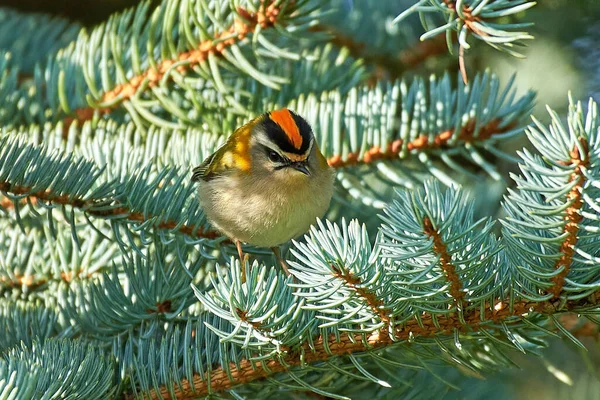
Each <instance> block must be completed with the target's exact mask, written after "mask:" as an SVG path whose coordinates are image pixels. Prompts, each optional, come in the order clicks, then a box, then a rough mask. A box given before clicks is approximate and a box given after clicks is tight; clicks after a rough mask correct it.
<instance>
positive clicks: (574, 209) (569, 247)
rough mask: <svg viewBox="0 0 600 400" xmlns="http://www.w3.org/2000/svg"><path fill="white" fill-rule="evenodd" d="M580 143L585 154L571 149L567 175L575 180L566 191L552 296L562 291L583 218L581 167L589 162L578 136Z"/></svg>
mask: <svg viewBox="0 0 600 400" xmlns="http://www.w3.org/2000/svg"><path fill="white" fill-rule="evenodd" d="M580 144H581V147H582V148H583V150H584V152H585V155H584V157H582V155H581V154H580V153H579V147H577V146H575V147H574V148H573V150H572V151H571V154H570V155H571V162H570V164H571V165H574V166H575V169H574V170H573V173H572V174H571V176H570V177H569V182H570V183H573V182H575V185H574V186H573V188H572V189H571V190H570V191H569V193H567V200H568V201H569V202H570V203H571V205H570V206H569V207H568V208H567V209H566V210H565V216H564V218H563V220H564V221H565V226H564V227H563V233H568V235H567V237H566V238H565V240H563V242H562V243H561V245H560V248H559V250H558V251H559V252H560V253H561V254H562V255H561V257H560V258H559V259H558V260H557V261H556V263H555V264H554V269H559V268H563V270H562V271H561V272H559V273H558V275H556V276H555V277H553V278H552V282H554V286H553V287H552V288H551V289H550V293H552V295H553V296H554V298H555V299H556V298H558V297H559V296H560V293H561V292H562V289H563V286H564V284H565V278H566V277H567V275H568V274H569V271H570V269H571V264H572V263H573V254H575V245H576V244H577V234H578V233H579V223H580V222H581V220H582V219H583V217H582V216H581V214H580V213H579V210H580V209H581V207H583V198H582V197H583V196H582V194H581V193H582V187H583V184H584V183H585V175H584V171H583V169H584V168H585V167H586V166H587V165H588V163H589V161H588V160H589V154H588V153H589V150H588V143H587V141H586V140H585V139H584V138H580Z"/></svg>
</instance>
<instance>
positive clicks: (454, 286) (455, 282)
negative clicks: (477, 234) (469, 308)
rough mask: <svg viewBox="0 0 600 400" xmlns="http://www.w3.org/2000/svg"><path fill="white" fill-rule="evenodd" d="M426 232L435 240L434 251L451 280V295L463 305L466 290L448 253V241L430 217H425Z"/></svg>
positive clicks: (457, 302)
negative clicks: (464, 290) (445, 241)
mask: <svg viewBox="0 0 600 400" xmlns="http://www.w3.org/2000/svg"><path fill="white" fill-rule="evenodd" d="M423 227H424V232H425V234H426V235H427V236H429V237H430V238H431V239H432V240H433V251H435V253H436V254H437V255H438V256H439V257H440V264H441V268H442V270H443V271H444V274H445V275H446V278H447V279H448V281H449V282H450V295H451V296H452V297H453V298H454V302H455V303H456V304H457V306H459V307H460V306H461V305H462V301H463V299H464V297H465V292H463V290H462V282H461V281H460V278H459V277H458V274H457V273H456V267H455V266H454V264H452V257H450V254H448V249H447V247H446V243H444V241H443V240H442V237H441V235H440V233H439V232H438V231H437V229H435V228H434V227H433V223H432V222H431V219H429V217H425V218H423Z"/></svg>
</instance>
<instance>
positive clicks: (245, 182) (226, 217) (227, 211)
mask: <svg viewBox="0 0 600 400" xmlns="http://www.w3.org/2000/svg"><path fill="white" fill-rule="evenodd" d="M332 194H333V174H332V172H331V171H324V172H323V173H322V174H320V175H319V176H312V177H311V178H308V177H305V176H301V177H297V179H295V180H294V181H293V183H289V182H288V183H287V184H286V185H282V184H280V183H277V182H276V181H275V180H274V179H264V178H263V179H260V180H258V179H252V177H250V176H248V175H245V176H242V175H241V176H239V177H234V176H229V177H228V178H227V179H222V178H216V179H213V180H211V181H209V182H202V183H201V185H200V188H199V196H200V202H201V203H202V206H203V208H204V211H205V212H206V215H207V217H208V219H209V221H210V222H211V223H212V224H213V225H214V226H215V227H216V228H217V229H218V230H220V231H221V232H223V233H224V234H225V235H226V236H228V237H229V238H231V239H234V240H235V239H237V240H240V241H242V242H245V243H249V244H252V245H255V246H259V247H275V246H279V245H280V244H282V243H285V242H287V241H289V240H290V239H293V238H296V237H298V236H300V235H302V234H303V233H305V232H306V231H307V230H308V229H309V227H310V225H312V224H313V223H315V221H316V219H317V218H320V217H322V216H323V215H324V214H325V212H326V211H327V208H328V207H329V202H330V201H331V196H332Z"/></svg>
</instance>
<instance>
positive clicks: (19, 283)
mask: <svg viewBox="0 0 600 400" xmlns="http://www.w3.org/2000/svg"><path fill="white" fill-rule="evenodd" d="M94 275H95V274H87V275H83V271H82V270H79V271H75V272H73V271H69V272H61V273H60V275H59V276H58V277H55V276H54V275H53V274H52V273H49V274H48V276H47V278H43V279H36V277H35V276H34V275H23V274H15V276H14V279H11V278H10V277H8V276H0V287H1V286H4V287H9V288H12V289H16V288H20V287H23V286H26V287H27V288H28V289H29V290H36V289H37V288H39V287H41V286H43V285H45V284H46V283H48V282H49V281H52V280H61V281H63V282H66V283H71V282H73V281H74V280H76V279H91V278H92V277H93V276H94Z"/></svg>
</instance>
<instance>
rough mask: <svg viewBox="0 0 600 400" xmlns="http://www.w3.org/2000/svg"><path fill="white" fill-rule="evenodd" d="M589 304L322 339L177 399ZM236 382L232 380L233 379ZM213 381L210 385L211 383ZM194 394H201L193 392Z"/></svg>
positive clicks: (220, 374)
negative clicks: (389, 332)
mask: <svg viewBox="0 0 600 400" xmlns="http://www.w3.org/2000/svg"><path fill="white" fill-rule="evenodd" d="M594 294H595V295H591V296H589V297H588V298H585V299H578V300H569V301H567V302H565V303H564V304H563V305H560V304H557V303H555V302H551V301H545V302H533V301H517V302H515V303H514V304H513V305H512V307H511V306H510V303H509V302H508V301H504V300H500V301H498V302H497V303H496V304H495V305H494V306H493V307H492V308H491V309H490V308H486V309H485V310H484V311H483V312H484V314H483V315H482V313H481V309H480V308H478V307H477V308H474V309H473V310H472V311H470V312H469V313H467V314H465V315H464V324H463V322H461V319H460V318H458V316H456V315H442V316H436V318H435V319H434V318H432V316H431V315H430V314H429V313H424V314H423V315H422V316H421V317H420V318H419V321H417V320H411V321H408V322H407V323H405V324H404V325H403V326H399V327H397V328H396V333H395V335H394V336H393V337H392V336H389V335H382V334H381V333H380V332H379V331H377V332H374V333H372V334H370V335H367V337H366V339H365V338H364V337H363V335H362V334H352V335H347V336H341V337H340V340H339V341H338V340H337V338H336V336H335V335H331V336H329V337H327V338H323V337H320V338H318V339H316V340H314V342H313V343H312V344H308V343H306V344H304V345H302V346H301V348H300V349H299V350H297V351H293V352H291V353H289V354H288V355H287V356H284V357H283V359H282V360H281V361H278V360H270V361H254V362H251V361H249V360H246V359H244V360H240V361H239V362H238V363H237V365H236V364H235V363H231V364H230V365H229V368H228V369H229V373H228V372H227V371H226V370H225V369H223V368H222V367H217V368H215V369H213V370H212V371H211V372H210V374H209V375H207V376H206V377H203V376H200V375H195V376H194V379H193V381H192V382H190V381H188V380H186V379H184V380H182V381H181V382H180V383H179V382H178V383H176V384H175V385H173V386H174V389H175V394H176V399H178V400H184V399H194V398H197V397H199V396H205V395H207V394H208V393H209V388H210V392H211V393H215V392H222V391H224V390H228V389H231V388H232V387H233V386H237V385H241V384H246V383H249V382H253V381H256V380H258V379H263V378H266V377H269V376H272V375H274V374H276V373H279V372H284V371H286V370H288V369H289V368H290V367H295V366H301V365H304V364H310V363H314V362H318V361H325V360H328V359H330V358H332V357H336V356H343V355H348V354H353V353H359V352H365V351H371V350H376V349H379V348H383V347H386V346H390V345H393V344H394V343H399V342H403V341H407V340H408V339H409V338H411V340H416V339H417V338H432V337H435V336H437V335H440V334H450V333H452V332H454V331H455V330H460V331H479V330H481V329H486V328H487V324H488V323H490V322H491V323H494V324H497V323H500V322H504V323H509V324H510V323H516V322H518V321H519V319H521V318H524V317H529V316H531V315H532V313H541V314H547V315H551V314H557V313H563V312H567V311H572V310H575V309H577V308H580V307H583V308H587V307H592V306H597V305H598V304H600V296H598V294H600V292H596V293H594ZM230 376H231V378H232V379H230V378H229V377H230ZM207 378H208V381H207ZM192 388H194V389H195V390H193V389H192ZM169 396H170V392H169V391H168V390H167V389H166V388H165V387H162V388H161V390H160V392H156V391H152V392H151V393H150V397H151V398H152V399H162V398H169ZM126 398H128V399H132V398H133V396H132V395H126Z"/></svg>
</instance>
